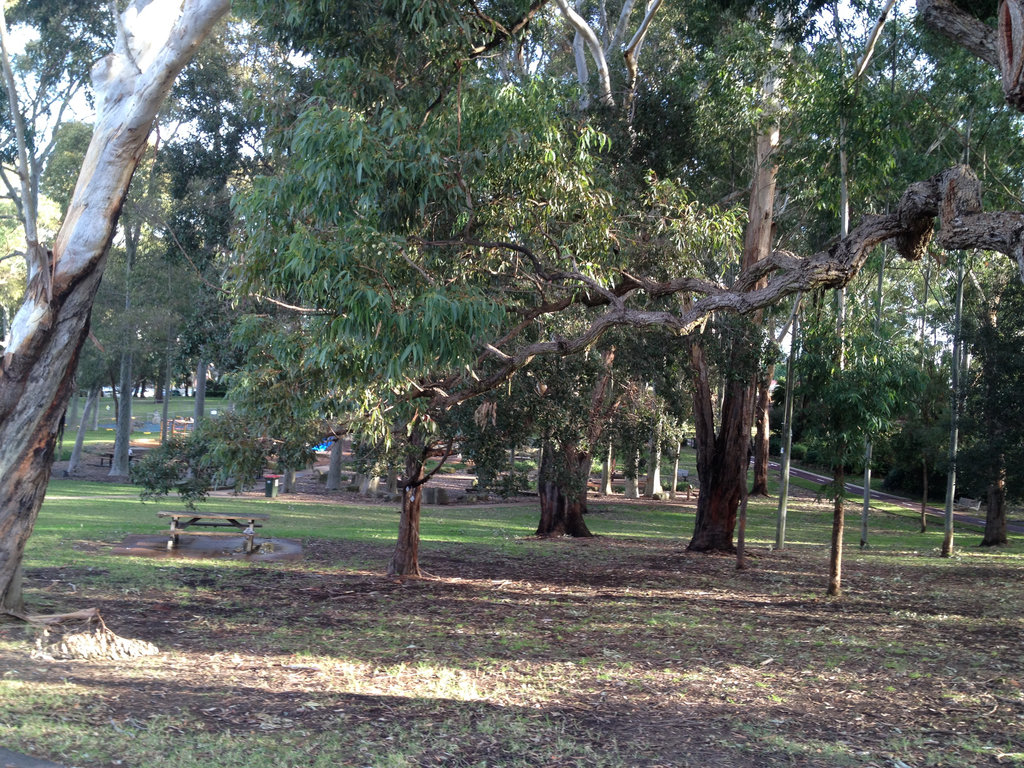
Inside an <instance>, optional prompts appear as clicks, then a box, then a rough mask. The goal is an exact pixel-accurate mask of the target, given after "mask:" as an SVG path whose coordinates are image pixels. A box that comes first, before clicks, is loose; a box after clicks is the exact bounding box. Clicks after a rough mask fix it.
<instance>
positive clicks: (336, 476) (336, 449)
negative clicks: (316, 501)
mask: <svg viewBox="0 0 1024 768" xmlns="http://www.w3.org/2000/svg"><path fill="white" fill-rule="evenodd" d="M340 487H341V437H338V438H337V439H336V440H335V441H334V442H333V443H331V463H330V464H329V465H328V467H327V490H328V491H336V490H338V489H339V488H340Z"/></svg>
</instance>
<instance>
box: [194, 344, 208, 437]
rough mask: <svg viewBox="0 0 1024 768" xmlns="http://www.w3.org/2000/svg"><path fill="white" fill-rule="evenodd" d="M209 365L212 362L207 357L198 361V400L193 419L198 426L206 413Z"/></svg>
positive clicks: (196, 390) (196, 391)
mask: <svg viewBox="0 0 1024 768" xmlns="http://www.w3.org/2000/svg"><path fill="white" fill-rule="evenodd" d="M209 367H210V363H209V361H208V360H207V359H206V358H205V357H200V358H199V362H198V363H196V389H195V393H196V402H195V408H194V409H193V411H192V421H193V424H194V425H195V426H196V427H198V426H199V423H200V422H201V421H202V420H203V414H205V413H206V369H207V368H209Z"/></svg>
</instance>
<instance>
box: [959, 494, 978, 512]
mask: <svg viewBox="0 0 1024 768" xmlns="http://www.w3.org/2000/svg"><path fill="white" fill-rule="evenodd" d="M956 506H957V508H958V509H972V510H974V511H975V512H977V511H978V510H980V509H981V499H969V498H967V497H966V496H961V497H960V498H959V499H958V500H957V502H956Z"/></svg>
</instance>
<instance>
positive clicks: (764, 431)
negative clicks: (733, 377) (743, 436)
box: [750, 363, 775, 496]
mask: <svg viewBox="0 0 1024 768" xmlns="http://www.w3.org/2000/svg"><path fill="white" fill-rule="evenodd" d="M774 377H775V364H774V363H772V364H770V365H768V366H766V367H765V368H764V369H763V370H762V371H761V376H760V378H758V380H757V400H756V402H755V405H754V484H753V486H752V487H751V489H750V495H751V496H767V495H768V459H769V455H770V442H769V441H770V437H771V435H770V424H769V413H770V409H771V386H772V379H773V378H774Z"/></svg>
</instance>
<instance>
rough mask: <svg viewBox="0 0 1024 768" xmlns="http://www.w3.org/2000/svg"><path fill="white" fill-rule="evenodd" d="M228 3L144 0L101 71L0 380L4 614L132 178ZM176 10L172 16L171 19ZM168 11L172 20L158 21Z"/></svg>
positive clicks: (17, 600) (0, 602) (0, 588)
mask: <svg viewBox="0 0 1024 768" xmlns="http://www.w3.org/2000/svg"><path fill="white" fill-rule="evenodd" d="M229 6H230V2H229V0H187V1H186V2H185V3H184V5H183V6H181V7H180V8H179V7H178V6H177V4H176V3H173V2H170V1H169V0H168V1H166V2H147V1H146V0H135V2H133V3H132V7H131V8H129V11H132V13H130V14H129V13H126V15H125V19H124V24H123V25H122V27H121V31H122V32H125V31H126V32H127V33H128V35H127V39H124V38H122V39H121V40H120V41H119V45H118V47H117V52H116V53H113V54H111V55H109V56H107V57H106V58H105V59H103V60H102V61H101V62H100V63H99V64H97V66H96V67H94V69H93V80H94V84H95V86H96V91H97V93H98V94H99V95H100V96H101V97H102V103H101V105H100V108H99V115H98V117H97V120H96V124H95V126H94V129H93V135H92V140H91V142H90V144H89V149H88V151H87V152H86V156H85V160H84V161H83V164H82V170H81V172H80V174H79V177H78V183H77V185H76V187H75V192H74V195H73V197H72V200H71V205H70V206H69V208H68V213H67V216H66V217H65V219H64V222H63V224H62V226H61V228H60V232H59V233H58V235H57V239H56V242H55V243H54V246H53V250H52V254H48V261H49V263H48V264H44V265H42V266H43V268H42V269H40V270H38V271H36V273H35V275H34V276H33V278H32V280H31V281H30V283H29V286H28V290H27V292H26V298H25V300H24V303H23V304H22V306H21V308H20V309H19V310H18V313H17V315H16V316H15V319H14V325H13V328H12V329H11V338H10V343H9V344H8V346H7V349H6V350H5V353H4V357H3V367H2V372H0V607H2V608H6V609H14V610H21V609H22V608H23V605H22V602H23V601H22V599H21V596H20V593H19V591H18V590H17V589H14V588H13V587H14V577H15V574H16V573H17V571H18V568H19V566H20V563H21V559H22V555H23V553H24V551H25V544H26V542H27V541H28V538H29V536H30V534H31V532H32V527H33V525H34V524H35V520H36V516H37V515H38V513H39V507H40V506H41V505H42V503H43V497H44V495H45V492H46V484H47V482H48V481H49V478H50V471H51V469H52V466H53V457H54V448H55V446H56V441H57V434H58V431H59V429H60V421H61V417H62V415H63V413H64V410H65V408H66V407H67V403H68V400H69V399H70V397H71V393H72V391H73V388H74V372H75V368H76V366H77V364H78V357H79V353H80V350H81V348H82V344H83V342H84V341H85V338H86V336H87V334H88V330H89V315H90V312H91V310H92V305H93V300H94V298H95V296H96V290H97V288H98V287H99V283H100V278H101V277H102V274H103V269H104V267H105V266H106V260H107V252H108V249H109V246H110V241H111V238H112V237H113V234H114V228H115V226H116V224H117V219H118V216H119V215H120V212H121V205H122V202H123V200H124V196H125V194H126V192H127V189H128V185H129V182H130V181H131V178H132V174H133V173H134V172H135V168H136V166H137V165H138V163H139V160H140V159H141V157H142V155H143V153H144V152H145V150H146V146H147V143H146V140H147V138H148V137H149V133H150V130H151V129H152V126H153V120H154V119H155V117H156V114H157V112H158V110H159V109H160V106H161V105H162V104H163V102H164V99H165V98H166V96H167V93H168V92H169V91H170V88H171V84H172V83H173V81H174V78H175V76H176V75H177V73H178V72H179V71H180V70H181V68H182V67H183V66H184V65H185V63H186V62H187V61H188V60H189V59H190V58H191V57H192V54H193V53H194V51H195V49H196V47H197V46H198V45H199V43H200V42H201V41H202V40H203V38H204V37H205V36H206V34H207V33H208V32H209V31H210V29H212V27H213V25H214V24H215V23H216V22H217V20H218V19H219V18H220V17H221V16H223V15H224V14H225V13H226V12H227V10H228V8H229ZM168 12H171V13H173V16H170V17H168ZM160 13H163V15H164V18H161V19H156V18H154V16H156V15H158V14H160Z"/></svg>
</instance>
